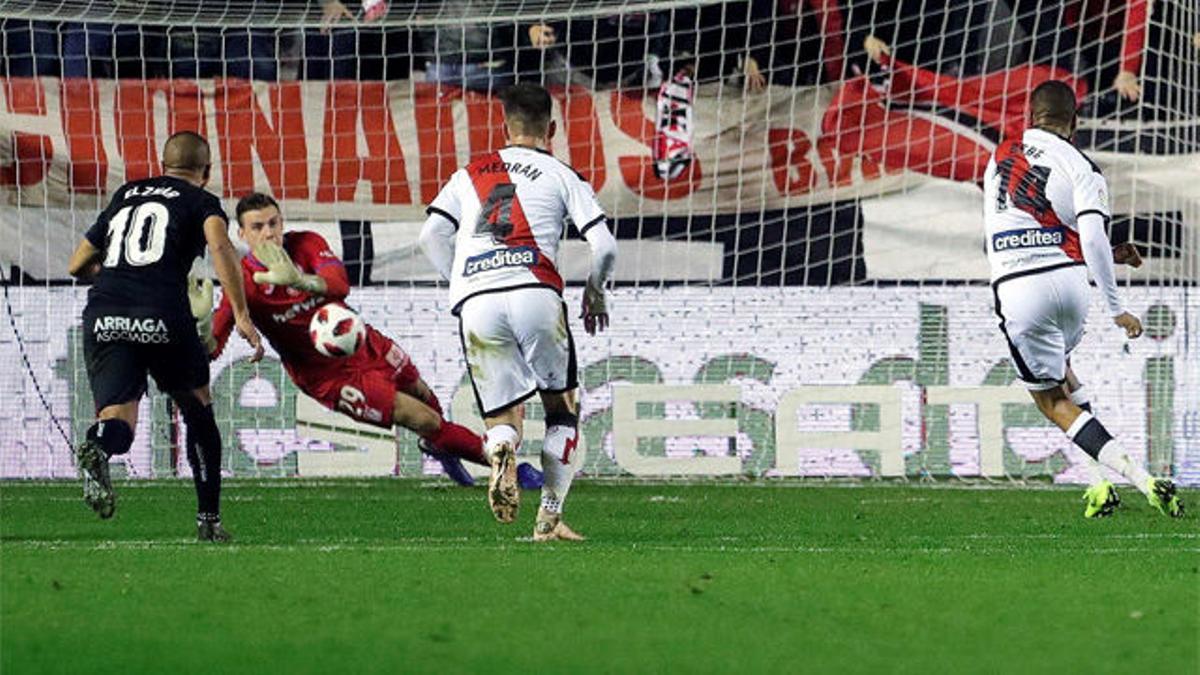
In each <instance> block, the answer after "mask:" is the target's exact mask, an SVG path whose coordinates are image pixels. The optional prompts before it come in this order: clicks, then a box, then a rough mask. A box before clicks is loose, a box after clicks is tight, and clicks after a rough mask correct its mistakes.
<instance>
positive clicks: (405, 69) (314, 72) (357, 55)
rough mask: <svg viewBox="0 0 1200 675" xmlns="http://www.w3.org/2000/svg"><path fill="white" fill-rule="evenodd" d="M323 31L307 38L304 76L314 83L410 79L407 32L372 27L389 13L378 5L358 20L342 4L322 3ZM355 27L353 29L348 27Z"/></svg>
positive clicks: (325, 0) (384, 5)
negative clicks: (316, 81)
mask: <svg viewBox="0 0 1200 675" xmlns="http://www.w3.org/2000/svg"><path fill="white" fill-rule="evenodd" d="M320 6H321V27H320V29H319V30H318V31H315V32H314V31H305V33H304V35H303V42H302V51H303V59H302V61H301V74H302V76H303V77H304V78H305V79H310V80H324V79H336V80H383V79H395V78H403V77H407V76H408V74H409V72H410V67H409V66H410V63H409V58H408V55H409V54H410V53H411V51H412V49H411V40H410V36H409V33H408V32H407V31H400V30H392V29H387V30H385V29H381V28H379V27H378V26H375V25H372V24H373V23H374V22H376V21H378V20H380V19H382V18H383V17H384V16H385V15H386V14H387V11H388V6H387V3H384V2H374V3H372V4H371V5H370V7H369V8H368V7H364V9H363V12H362V14H361V16H359V17H356V16H355V15H354V13H353V12H351V11H350V9H349V8H347V7H346V5H345V4H344V3H342V2H341V1H340V0H321V3H320ZM347 24H351V25H347Z"/></svg>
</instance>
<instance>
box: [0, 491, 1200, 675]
mask: <svg viewBox="0 0 1200 675" xmlns="http://www.w3.org/2000/svg"><path fill="white" fill-rule="evenodd" d="M117 489H118V509H117V515H116V518H114V519H113V520H112V521H108V522H101V521H98V520H97V519H96V518H95V517H94V515H93V514H92V513H91V512H90V511H89V510H88V509H87V508H86V507H85V506H84V505H83V503H82V501H81V500H80V499H79V486H78V484H76V483H35V484H28V483H2V484H0V535H2V547H0V670H2V671H3V672H4V673H5V674H6V675H7V674H9V673H13V674H17V673H42V672H64V673H79V672H89V673H105V672H113V673H116V672H121V673H130V672H133V673H163V672H167V673H170V672H179V673H191V672H206V673H239V672H281V673H318V672H319V673H360V672H468V671H470V672H481V671H486V672H492V673H497V672H499V673H507V672H762V671H774V672H799V671H808V672H828V671H839V672H938V673H941V672H945V673H964V672H981V671H982V672H1021V673H1024V672H1047V673H1063V672H1121V671H1124V672H1144V671H1147V670H1151V669H1153V670H1155V671H1160V672H1193V673H1194V672H1197V668H1198V667H1200V520H1197V518H1196V517H1195V515H1194V513H1193V514H1189V516H1188V517H1187V518H1185V519H1183V520H1169V519H1167V518H1165V517H1163V516H1161V515H1159V514H1158V513H1156V512H1153V511H1151V509H1150V507H1149V506H1147V505H1146V504H1145V501H1144V499H1142V498H1141V496H1140V495H1139V494H1137V493H1136V491H1134V490H1133V489H1132V488H1128V487H1126V488H1125V489H1124V490H1122V498H1123V499H1124V505H1123V506H1122V508H1121V509H1120V510H1119V511H1118V513H1117V515H1116V516H1115V517H1113V518H1110V519H1107V520H1097V521H1087V520H1084V518H1083V517H1082V516H1081V511H1082V505H1081V503H1080V502H1079V497H1080V494H1081V490H1062V489H1044V488H1043V489H1030V488H1024V489H1007V488H1006V489H991V488H989V489H978V488H975V489H962V488H952V487H947V486H935V487H916V486H911V485H909V486H905V485H892V484H877V483H875V484H872V483H865V484H862V485H857V486H849V487H839V486H826V485H814V484H794V483H786V482H750V483H712V484H691V485H667V484H632V483H611V482H594V481H580V482H578V483H577V485H576V486H575V487H574V488H573V490H572V495H571V503H570V508H569V511H568V516H569V518H568V522H570V523H571V524H572V526H574V527H575V528H576V529H577V530H579V531H580V532H581V533H583V534H585V535H587V536H588V537H589V540H588V541H586V542H583V543H581V544H559V543H555V544H549V545H546V544H533V543H531V542H530V541H529V534H530V531H531V529H532V520H533V515H534V511H535V509H536V494H535V493H528V492H527V493H525V495H524V498H525V501H524V504H523V506H522V511H521V516H520V518H519V522H518V524H517V525H512V526H503V525H499V524H497V523H496V522H494V521H493V519H492V517H491V514H490V512H489V511H488V509H487V506H486V502H485V498H484V491H483V490H482V489H478V488H476V489H469V490H468V489H461V488H455V487H450V486H448V484H446V483H444V482H441V481H412V480H370V481H351V480H346V481H307V482H297V481H275V482H263V481H229V482H228V483H227V486H226V489H225V494H224V508H223V510H224V515H225V522H226V524H227V526H228V527H229V529H230V531H231V532H232V533H233V534H234V535H235V537H237V541H236V542H235V543H234V544H232V545H224V546H221V545H212V544H200V543H197V542H195V541H193V537H194V534H195V532H194V529H195V528H194V525H193V523H192V520H191V516H192V513H193V508H194V501H193V495H192V488H191V484H190V483H184V482H181V481H170V482H148V483H119V484H118V486H117ZM1184 499H1185V501H1186V502H1187V503H1188V506H1189V507H1191V508H1192V509H1193V511H1194V510H1195V509H1196V508H1197V507H1200V493H1198V492H1197V491H1190V492H1186V493H1185V494H1184Z"/></svg>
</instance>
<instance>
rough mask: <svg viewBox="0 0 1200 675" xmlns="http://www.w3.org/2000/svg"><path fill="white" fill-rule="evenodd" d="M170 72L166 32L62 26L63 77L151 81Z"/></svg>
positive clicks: (157, 28) (148, 28) (100, 25)
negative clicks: (167, 62)
mask: <svg viewBox="0 0 1200 675" xmlns="http://www.w3.org/2000/svg"><path fill="white" fill-rule="evenodd" d="M168 72H169V70H168V68H166V32H165V29H163V28H162V27H160V26H153V25H145V26H127V25H119V26H114V25H112V24H106V23H69V24H63V26H62V75H63V77H130V78H150V77H165V76H166V75H167V73H168Z"/></svg>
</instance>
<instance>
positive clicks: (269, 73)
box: [169, 26, 279, 81]
mask: <svg viewBox="0 0 1200 675" xmlns="http://www.w3.org/2000/svg"><path fill="white" fill-rule="evenodd" d="M169 35H170V45H171V47H170V54H171V76H172V77H177V78H207V77H240V78H242V79H248V80H271V81H274V80H277V79H279V57H278V41H279V38H278V31H277V30H275V29H270V28H267V29H263V28H216V27H197V26H191V27H186V28H183V27H176V28H172V29H171V31H170V33H169Z"/></svg>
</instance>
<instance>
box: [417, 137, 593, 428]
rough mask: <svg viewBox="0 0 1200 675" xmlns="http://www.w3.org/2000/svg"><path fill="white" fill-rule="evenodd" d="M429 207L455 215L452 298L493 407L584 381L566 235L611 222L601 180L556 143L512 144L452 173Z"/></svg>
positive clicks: (482, 392)
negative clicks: (562, 154)
mask: <svg viewBox="0 0 1200 675" xmlns="http://www.w3.org/2000/svg"><path fill="white" fill-rule="evenodd" d="M428 212H429V213H430V214H431V215H438V216H441V217H442V218H445V219H446V220H448V221H449V222H450V223H451V224H453V225H454V228H455V235H454V257H453V263H452V264H451V268H450V270H449V278H450V304H451V306H452V308H453V310H452V311H453V312H454V314H456V315H457V316H458V317H459V331H460V335H461V338H462V342H463V352H464V353H465V356H466V360H467V369H468V373H469V374H470V377H471V383H472V385H473V386H474V389H475V397H476V401H477V403H478V404H479V408H480V411H481V412H482V413H483V414H484V416H488V415H491V414H494V413H496V412H499V411H500V410H503V409H505V408H508V407H510V406H512V405H515V404H516V403H519V402H521V401H523V400H525V399H526V398H528V397H529V396H531V395H533V394H534V393H535V392H538V391H568V390H571V389H574V388H575V387H576V386H577V385H578V379H577V374H576V364H575V344H574V341H573V340H572V337H571V331H570V328H569V326H568V322H567V314H566V311H567V310H566V305H565V304H564V303H563V301H562V289H563V280H562V277H561V276H560V275H559V273H558V265H557V259H558V249H559V242H560V241H561V240H562V238H563V237H564V236H565V235H566V234H567V230H568V227H569V226H571V225H573V226H576V228H577V229H578V232H579V235H580V236H583V235H584V234H586V233H587V232H588V230H589V229H591V228H593V227H601V228H603V227H605V216H604V211H603V209H602V208H601V207H600V203H599V202H598V201H597V199H596V194H595V192H594V191H593V190H592V187H591V186H590V185H588V183H587V181H585V180H584V179H583V178H582V177H581V176H580V175H579V174H577V173H576V172H575V171H574V170H573V169H571V167H569V166H567V165H566V164H564V163H563V162H561V161H559V160H558V159H556V158H555V157H554V156H553V155H551V154H550V153H548V152H545V151H542V150H538V149H534V148H527V147H523V146H509V147H506V148H503V149H501V150H499V151H498V152H493V153H490V154H488V155H487V156H486V157H483V158H481V159H478V160H476V161H474V162H471V163H470V164H468V165H467V166H466V167H464V168H462V169H459V170H458V171H456V172H455V173H454V175H452V176H451V177H450V180H449V182H448V183H447V184H446V186H445V187H444V188H442V191H441V193H439V194H438V196H437V198H436V199H434V200H433V203H432V204H430V206H429V208H428Z"/></svg>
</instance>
